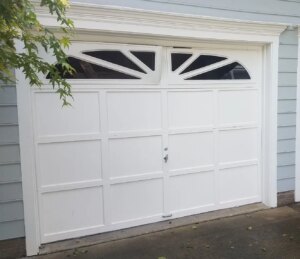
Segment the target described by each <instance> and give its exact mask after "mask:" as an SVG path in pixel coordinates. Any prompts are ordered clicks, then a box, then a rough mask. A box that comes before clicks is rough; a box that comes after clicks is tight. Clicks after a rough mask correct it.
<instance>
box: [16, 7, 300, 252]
mask: <svg viewBox="0 0 300 259" xmlns="http://www.w3.org/2000/svg"><path fill="white" fill-rule="evenodd" d="M36 10H37V13H38V16H39V18H40V21H41V23H42V24H44V25H45V26H47V27H49V28H52V29H54V30H55V28H57V21H56V19H55V17H52V16H51V15H49V14H48V11H47V10H46V9H44V8H40V7H38V6H37V7H36ZM68 17H70V18H71V19H73V20H74V23H75V28H76V30H77V36H76V37H77V39H78V40H86V41H109V40H112V38H111V36H113V39H114V41H115V42H118V41H123V43H133V42H137V43H138V44H142V43H143V42H144V44H153V45H157V43H158V42H160V43H159V44H162V45H166V46H168V44H170V42H172V43H174V42H175V41H178V42H180V44H185V46H187V45H193V44H194V45H196V44H197V41H199V40H201V41H206V42H209V41H211V40H214V41H217V42H221V41H223V42H224V41H226V42H228V43H230V44H235V43H237V44H243V45H245V46H247V45H248V44H260V45H261V46H263V49H264V58H263V59H264V60H263V64H264V74H263V89H264V91H265V92H264V93H263V96H265V100H264V103H265V105H264V108H263V110H264V111H263V114H264V118H263V119H264V125H265V128H264V132H263V135H262V139H263V143H262V148H263V150H262V157H263V158H264V160H263V161H262V169H263V172H264V173H263V179H262V186H263V193H262V200H263V203H264V204H266V205H267V206H270V207H276V206H277V89H278V49H279V35H280V33H281V32H282V31H283V30H284V29H285V28H286V25H282V24H271V23H258V22H248V21H240V20H228V19H220V18H208V17H202V16H193V15H190V16H188V15H182V14H181V15H179V14H174V13H173V14H172V13H164V12H154V11H141V10H136V9H129V8H121V7H109V6H99V5H89V4H72V7H71V8H70V10H69V11H68ZM174 21H176V22H174ZM178 44H179V43H178ZM181 46H182V45H181ZM22 47H23V46H22V43H20V42H17V50H18V51H19V52H21V51H22V49H23V48H22ZM16 78H17V98H18V116H19V134H20V152H21V169H22V183H23V200H24V219H25V234H26V251H27V255H28V256H30V255H36V254H38V253H39V247H40V245H41V236H40V218H39V213H38V201H37V199H38V193H37V192H38V190H37V184H36V172H35V171H36V169H35V151H34V128H33V111H32V108H31V103H32V97H31V90H30V85H29V83H28V81H27V80H26V79H25V77H24V74H23V73H22V71H21V70H17V71H16ZM266 93H267V94H266ZM299 114H300V113H299Z"/></svg>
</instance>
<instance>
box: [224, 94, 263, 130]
mask: <svg viewBox="0 0 300 259" xmlns="http://www.w3.org/2000/svg"><path fill="white" fill-rule="evenodd" d="M259 109H260V107H259V105H258V92H257V91H256V90H249V91H248V90H247V91H246V90H243V91H241V90H240V91H238V90H237V91H220V92H219V123H220V125H222V124H239V123H255V122H258V110H259Z"/></svg>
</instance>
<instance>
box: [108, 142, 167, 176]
mask: <svg viewBox="0 0 300 259" xmlns="http://www.w3.org/2000/svg"><path fill="white" fill-rule="evenodd" d="M162 157H163V156H162V138H161V136H155V137H136V138H124V139H111V140H109V165H110V167H109V169H110V176H111V177H122V176H130V175H138V174H145V173H151V172H162V159H163V158H162Z"/></svg>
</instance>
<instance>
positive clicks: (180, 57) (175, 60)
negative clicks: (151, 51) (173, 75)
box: [171, 53, 192, 71]
mask: <svg viewBox="0 0 300 259" xmlns="http://www.w3.org/2000/svg"><path fill="white" fill-rule="evenodd" d="M191 56H192V54H184V53H172V54H171V59H172V71H175V70H176V69H177V68H179V67H180V66H181V65H182V64H183V63H184V62H185V61H187V60H188V59H189V58H190V57H191Z"/></svg>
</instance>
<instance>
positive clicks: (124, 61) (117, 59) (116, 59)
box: [83, 50, 145, 73]
mask: <svg viewBox="0 0 300 259" xmlns="http://www.w3.org/2000/svg"><path fill="white" fill-rule="evenodd" d="M83 53H84V54H86V55H89V56H92V57H94V58H99V59H102V60H105V61H108V62H111V63H114V64H117V65H120V66H123V67H127V68H130V69H133V70H136V71H139V72H142V73H145V71H144V70H142V69H141V68H140V67H138V65H136V64H135V63H134V62H133V61H131V60H130V59H129V58H128V57H126V56H125V55H124V54H123V53H122V52H121V51H115V50H101V51H86V52H83Z"/></svg>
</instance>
